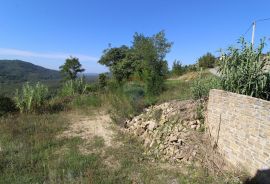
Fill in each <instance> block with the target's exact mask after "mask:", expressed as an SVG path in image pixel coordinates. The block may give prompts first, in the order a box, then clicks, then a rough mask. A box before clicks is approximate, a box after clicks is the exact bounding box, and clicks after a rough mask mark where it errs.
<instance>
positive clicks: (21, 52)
mask: <svg viewBox="0 0 270 184" xmlns="http://www.w3.org/2000/svg"><path fill="white" fill-rule="evenodd" d="M0 4H1V5H0V59H23V60H26V61H29V62H32V63H35V64H38V65H41V66H44V67H47V68H52V69H58V67H59V66H60V65H61V64H63V63H64V61H65V58H66V57H68V56H70V55H72V56H76V57H79V59H80V61H81V63H82V64H83V66H84V67H85V68H86V69H87V72H92V73H99V72H103V71H106V70H107V69H106V68H104V67H103V66H100V65H99V64H97V60H98V59H99V57H100V56H101V54H102V51H103V50H104V49H105V48H107V47H108V44H109V43H111V44H112V46H120V45H122V44H127V45H130V44H131V41H132V36H133V34H134V32H139V33H143V34H145V35H152V34H154V33H157V32H158V31H160V30H165V31H166V35H167V38H168V39H169V40H170V41H173V42H174V45H173V47H172V50H171V53H170V54H168V56H167V60H168V61H169V66H171V64H172V62H173V60H174V59H179V60H181V61H182V63H184V64H191V63H194V62H195V61H196V60H197V58H199V57H200V56H201V55H203V54H204V53H206V52H208V51H209V52H212V53H213V54H215V55H218V52H217V51H218V50H219V49H220V48H223V49H225V48H226V47H228V46H230V45H231V44H234V43H236V40H237V39H238V38H239V37H240V36H241V35H242V34H243V33H245V31H246V30H247V28H248V27H249V26H250V24H251V22H252V21H253V20H256V19H261V18H269V17H270V13H269V7H270V1H269V0H264V1H260V0H256V1H255V0H204V1H202V0H136V1H135V0H111V1H109V0H0ZM263 36H265V37H267V38H269V37H270V21H265V22H260V23H258V24H257V29H256V36H255V38H256V41H257V42H258V40H259V38H261V37H263ZM246 38H247V39H248V40H250V38H251V31H249V32H248V33H247V34H246Z"/></svg>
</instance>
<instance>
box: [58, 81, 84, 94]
mask: <svg viewBox="0 0 270 184" xmlns="http://www.w3.org/2000/svg"><path fill="white" fill-rule="evenodd" d="M86 89H87V85H86V82H85V79H84V78H78V79H75V80H69V81H66V82H65V83H64V84H63V86H62V89H61V91H60V96H74V95H77V94H85V92H86Z"/></svg>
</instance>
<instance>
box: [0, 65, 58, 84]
mask: <svg viewBox="0 0 270 184" xmlns="http://www.w3.org/2000/svg"><path fill="white" fill-rule="evenodd" d="M59 79H60V73H59V72H58V71H56V70H50V69H47V68H43V67H41V66H37V65H34V64H32V63H29V62H25V61H21V60H0V82H1V83H8V82H13V83H18V82H26V81H31V82H32V81H33V82H34V81H41V80H42V81H43V80H59Z"/></svg>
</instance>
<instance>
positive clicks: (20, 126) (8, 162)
mask: <svg viewBox="0 0 270 184" xmlns="http://www.w3.org/2000/svg"><path fill="white" fill-rule="evenodd" d="M192 83H193V82H192V80H186V81H183V80H179V79H175V80H167V81H166V83H165V89H166V90H165V91H164V92H163V93H162V94H161V95H160V96H158V97H156V99H155V102H156V103H162V102H165V101H169V100H174V99H180V100H185V99H190V98H191V97H192V94H191V85H192ZM125 94H127V96H125ZM143 98H144V97H143V87H142V86H141V85H140V84H136V83H134V84H133V83H130V84H128V85H127V86H124V92H123V93H122V92H120V93H119V94H118V93H117V92H115V94H90V95H80V96H76V97H74V98H73V100H72V101H71V102H70V104H68V108H67V109H68V110H67V111H62V112H59V113H52V114H15V115H9V116H6V117H0V135H1V136H0V183H18V184H19V183H20V184H21V183H95V184H96V183H105V184H107V183H125V184H126V183H153V184H155V183H161V184H162V183H164V184H165V183H166V184H167V183H169V184H176V183H181V184H182V183H202V184H204V183H233V181H232V180H225V179H224V178H222V177H220V176H214V175H211V174H210V173H208V172H207V170H206V169H203V168H195V167H192V166H190V167H185V166H183V167H179V165H178V166H177V165H171V164H168V163H165V162H161V161H153V159H152V158H151V157H150V156H146V155H145V154H144V152H145V150H144V148H143V147H142V144H141V143H140V142H139V141H138V140H137V139H136V138H134V137H132V136H131V135H129V134H127V133H124V132H123V129H122V127H121V126H119V124H117V123H116V124H115V123H114V124H113V123H111V124H109V125H110V130H111V131H112V132H114V135H113V137H112V144H111V145H109V146H108V145H106V140H105V139H104V137H102V136H94V137H91V138H89V139H87V140H86V139H84V138H83V136H80V132H81V131H84V129H87V128H90V129H91V127H87V128H84V127H82V129H80V130H76V131H77V133H78V136H73V137H67V136H62V135H63V134H64V132H66V131H68V130H69V129H70V127H72V125H73V126H74V123H75V126H77V127H78V126H79V125H77V124H76V118H75V120H74V118H73V117H72V116H73V114H74V117H77V118H78V119H84V118H85V117H87V119H89V120H90V121H92V123H93V122H95V120H92V119H93V118H97V117H95V116H96V113H97V112H100V111H102V112H105V113H111V114H113V113H115V111H117V112H118V113H120V115H119V116H120V117H121V118H122V119H124V118H126V117H127V116H128V115H129V114H130V113H139V109H141V108H142V107H143V104H141V103H142V100H143ZM98 118H100V117H98ZM121 118H120V119H121ZM122 119H121V120H122ZM88 123H90V122H88ZM96 123H97V124H98V123H100V122H99V121H97V122H96ZM94 130H95V128H94ZM87 135H88V134H87Z"/></svg>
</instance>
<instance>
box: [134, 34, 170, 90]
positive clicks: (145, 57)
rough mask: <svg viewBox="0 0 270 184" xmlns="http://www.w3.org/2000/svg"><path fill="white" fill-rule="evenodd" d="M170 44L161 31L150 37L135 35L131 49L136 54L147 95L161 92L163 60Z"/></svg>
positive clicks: (165, 64) (164, 62)
mask: <svg viewBox="0 0 270 184" xmlns="http://www.w3.org/2000/svg"><path fill="white" fill-rule="evenodd" d="M171 46H172V43H171V42H169V41H168V40H167V39H166V37H165V32H164V31H161V32H159V33H157V34H155V35H153V36H152V37H146V36H144V35H143V34H138V33H135V35H134V38H133V47H132V49H133V50H134V52H135V53H136V55H137V57H138V59H139V62H138V63H140V65H139V66H140V68H139V69H138V70H139V71H140V72H141V76H142V79H143V81H144V82H145V84H146V90H147V93H148V94H150V95H157V94H159V93H160V92H161V91H162V88H163V85H164V78H165V76H166V74H167V70H166V68H167V67H166V66H167V62H166V60H165V57H166V54H167V53H168V52H169V51H170V48H171Z"/></svg>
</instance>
